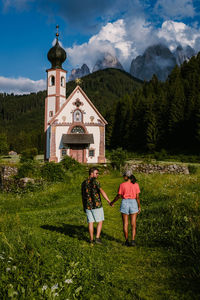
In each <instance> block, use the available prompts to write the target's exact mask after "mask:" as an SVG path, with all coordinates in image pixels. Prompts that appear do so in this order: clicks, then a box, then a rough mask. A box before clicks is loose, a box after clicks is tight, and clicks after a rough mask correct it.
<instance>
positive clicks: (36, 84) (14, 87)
mask: <svg viewBox="0 0 200 300" xmlns="http://www.w3.org/2000/svg"><path fill="white" fill-rule="evenodd" d="M45 89H46V81H45V80H43V79H41V80H37V81H34V80H31V79H29V78H22V77H19V78H6V77H3V76H0V93H8V94H11V93H14V94H16V95H17V94H29V93H34V92H38V91H43V90H45Z"/></svg>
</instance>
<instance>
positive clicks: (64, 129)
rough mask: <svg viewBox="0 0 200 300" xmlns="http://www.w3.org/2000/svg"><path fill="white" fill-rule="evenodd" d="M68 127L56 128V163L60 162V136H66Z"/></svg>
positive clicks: (61, 146)
mask: <svg viewBox="0 0 200 300" xmlns="http://www.w3.org/2000/svg"><path fill="white" fill-rule="evenodd" d="M68 129H69V126H57V127H56V157H57V158H58V161H60V160H61V155H60V154H61V153H60V152H61V149H62V148H63V144H62V135H63V134H67V131H68Z"/></svg>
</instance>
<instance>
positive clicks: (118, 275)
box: [0, 173, 200, 300]
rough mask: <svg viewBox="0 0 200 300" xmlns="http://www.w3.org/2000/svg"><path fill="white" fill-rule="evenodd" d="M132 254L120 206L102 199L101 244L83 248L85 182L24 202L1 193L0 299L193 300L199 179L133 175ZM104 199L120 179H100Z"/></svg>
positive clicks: (198, 270)
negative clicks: (137, 197) (136, 188)
mask: <svg viewBox="0 0 200 300" xmlns="http://www.w3.org/2000/svg"><path fill="white" fill-rule="evenodd" d="M136 175H137V178H138V182H139V184H140V187H141V205H142V212H141V215H140V216H138V222H137V225H138V226H137V243H138V246H137V247H135V248H131V247H130V248H127V247H124V246H122V242H123V240H124V238H123V233H122V224H121V216H120V213H119V206H120V201H118V202H117V203H116V204H115V207H113V208H111V207H109V206H108V205H107V202H106V201H104V200H103V205H104V210H105V218H106V219H105V222H104V225H103V232H102V240H103V242H104V245H95V246H94V247H91V246H90V245H89V244H88V230H87V223H86V217H85V214H84V212H83V211H82V205H81V196H80V183H81V181H82V180H83V178H84V177H85V176H86V174H85V175H76V177H73V176H71V179H68V180H69V181H68V182H66V183H58V184H54V185H50V186H48V188H45V189H44V190H43V191H38V192H35V193H29V194H25V195H11V194H6V195H5V194H1V195H0V197H1V200H0V212H1V213H0V228H1V232H0V238H1V240H0V274H1V281H0V298H1V299H8V297H9V299H55V298H57V299H145V300H147V299H198V297H200V291H199V287H198V284H197V283H198V280H199V276H200V268H199V267H200V266H199V263H198V260H197V257H198V255H199V245H198V238H199V233H200V223H199V199H198V194H199V191H200V190H199V185H198V182H199V175H198V174H197V175H180V176H175V175H159V174H154V175H144V174H136ZM100 181H101V185H102V187H103V189H104V190H105V191H106V192H107V194H108V195H109V197H110V199H113V197H114V196H115V194H116V191H117V187H118V185H119V183H121V181H122V178H121V177H120V176H119V174H117V173H112V174H109V175H104V176H101V178H100Z"/></svg>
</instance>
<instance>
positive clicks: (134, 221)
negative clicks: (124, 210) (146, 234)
mask: <svg viewBox="0 0 200 300" xmlns="http://www.w3.org/2000/svg"><path fill="white" fill-rule="evenodd" d="M130 216H131V232H132V240H135V235H136V219H137V213H136V214H131V215H130Z"/></svg>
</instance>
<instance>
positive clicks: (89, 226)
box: [88, 222, 94, 241]
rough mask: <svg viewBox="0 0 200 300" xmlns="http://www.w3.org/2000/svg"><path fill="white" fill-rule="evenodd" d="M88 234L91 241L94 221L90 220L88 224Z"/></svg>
mask: <svg viewBox="0 0 200 300" xmlns="http://www.w3.org/2000/svg"><path fill="white" fill-rule="evenodd" d="M88 229H89V234H90V240H91V241H93V238H94V223H93V222H90V223H89V224H88Z"/></svg>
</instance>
